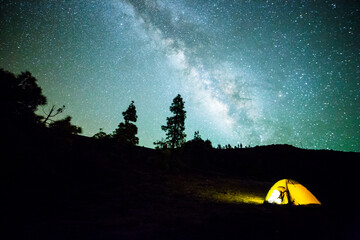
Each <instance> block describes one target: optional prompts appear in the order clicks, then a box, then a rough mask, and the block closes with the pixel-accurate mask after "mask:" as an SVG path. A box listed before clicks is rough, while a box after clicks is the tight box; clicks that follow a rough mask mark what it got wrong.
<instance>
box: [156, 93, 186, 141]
mask: <svg viewBox="0 0 360 240" xmlns="http://www.w3.org/2000/svg"><path fill="white" fill-rule="evenodd" d="M184 104H185V102H184V101H183V99H182V97H181V95H180V94H178V95H177V96H176V97H175V98H174V100H173V102H172V104H171V106H170V111H171V112H172V113H173V116H172V117H167V118H166V125H164V126H161V129H162V130H163V131H165V132H166V143H167V144H168V145H169V147H170V148H177V147H181V146H182V145H183V144H184V143H185V140H186V134H185V118H186V111H185V107H184Z"/></svg>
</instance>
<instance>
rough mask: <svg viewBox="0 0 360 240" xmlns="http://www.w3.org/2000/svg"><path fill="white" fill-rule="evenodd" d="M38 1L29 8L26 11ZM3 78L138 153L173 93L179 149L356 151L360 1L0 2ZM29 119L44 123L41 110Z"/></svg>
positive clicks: (359, 141)
mask: <svg viewBox="0 0 360 240" xmlns="http://www.w3.org/2000/svg"><path fill="white" fill-rule="evenodd" d="M35 2H36V3H35ZM0 10H1V15H0V17H1V19H0V29H1V32H0V68H4V69H5V70H8V71H11V72H14V73H16V74H18V73H20V72H21V71H25V70H28V71H30V72H31V73H32V74H33V75H34V76H35V77H36V78H37V79H38V84H39V85H40V87H41V88H42V89H43V94H44V95H45V96H46V97H47V99H48V104H49V105H48V106H45V107H43V109H44V110H45V111H46V110H49V109H50V106H51V105H53V104H55V105H56V106H58V107H60V106H62V105H66V110H65V112H64V113H63V114H62V116H61V117H60V118H63V117H65V116H66V115H70V116H72V118H73V119H72V123H73V124H76V125H78V126H81V127H82V128H83V134H84V135H86V136H92V135H94V134H95V133H97V132H98V131H99V128H103V129H104V131H105V132H107V133H112V131H113V130H115V128H117V125H118V124H119V123H120V122H122V121H123V117H122V114H121V113H122V112H123V111H125V110H126V108H127V107H128V106H129V104H130V102H131V101H132V100H134V101H135V106H136V108H137V114H138V121H137V123H136V125H137V126H138V129H139V133H138V137H139V139H140V144H139V145H144V146H147V147H153V142H154V141H156V140H160V139H161V138H163V137H165V133H164V132H163V131H161V125H164V124H165V123H166V117H168V116H171V113H170V111H169V106H170V104H171V102H172V100H173V98H174V97H175V96H176V95H177V94H178V93H180V94H181V95H182V97H183V99H184V101H185V109H186V111H187V119H186V122H185V127H186V133H187V139H188V140H190V139H192V138H193V134H194V131H197V130H199V131H200V135H201V136H202V138H203V139H210V140H211V141H212V143H213V146H217V144H222V145H225V144H228V143H229V144H231V145H236V144H239V143H242V144H243V145H244V146H245V145H251V146H255V145H267V144H291V145H294V146H297V147H302V148H310V149H334V150H342V151H360V3H359V1H355V0H354V1H343V0H341V1H322V0H316V1H310V0H307V1H301V0H293V1H285V0H279V1H260V0H258V1H255V0H254V1H250V0H247V1H245V0H236V1H235V0H234V1H231V0H227V1H220V0H218V1H212V0H211V1H210V0H202V1H200V0H172V1H170V0H169V1H168V0H158V1H156V0H149V1H147V0H131V1H130V0H129V1H122V0H113V1H110V0H109V1H105V0H104V1H75V0H74V1H4V0H0ZM38 113H42V108H41V107H40V108H39V111H38Z"/></svg>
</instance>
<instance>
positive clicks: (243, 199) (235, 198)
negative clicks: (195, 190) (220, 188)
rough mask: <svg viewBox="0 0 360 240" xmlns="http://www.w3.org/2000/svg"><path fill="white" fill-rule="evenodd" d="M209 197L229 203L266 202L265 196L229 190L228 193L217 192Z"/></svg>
mask: <svg viewBox="0 0 360 240" xmlns="http://www.w3.org/2000/svg"><path fill="white" fill-rule="evenodd" d="M208 198H210V199H213V200H215V201H219V202H227V203H246V204H262V203H263V202H264V200H263V197H261V196H255V195H253V194H250V193H240V192H232V193H231V192H230V193H229V192H227V193H216V194H213V195H212V196H211V197H210V196H208Z"/></svg>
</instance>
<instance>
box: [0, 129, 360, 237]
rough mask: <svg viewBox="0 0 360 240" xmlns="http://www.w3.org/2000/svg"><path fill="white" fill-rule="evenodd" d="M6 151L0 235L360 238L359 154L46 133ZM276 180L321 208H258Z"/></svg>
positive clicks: (16, 141) (13, 140) (19, 140)
mask: <svg viewBox="0 0 360 240" xmlns="http://www.w3.org/2000/svg"><path fill="white" fill-rule="evenodd" d="M3 153H4V155H5V158H3V159H2V160H1V161H2V163H1V177H2V180H1V181H2V185H3V188H2V189H3V191H2V193H3V194H2V198H3V201H2V206H1V209H2V210H1V216H2V225H3V229H4V231H2V233H1V234H3V237H1V239H360V218H359V212H358V210H359V194H358V193H357V192H358V191H359V186H360V185H359V183H360V181H359V176H358V175H359V168H358V165H357V164H356V163H357V161H359V160H360V158H359V156H360V155H359V154H358V153H342V152H334V151H310V150H302V149H297V148H294V147H291V146H279V145H275V146H268V147H256V148H251V149H233V150H215V149H201V148H199V147H197V148H191V147H190V148H187V149H181V150H177V151H175V152H169V151H154V150H151V149H146V148H141V147H136V148H133V147H128V146H117V145H114V144H110V143H108V142H106V141H96V140H94V139H89V138H84V137H79V136H78V137H76V136H59V135H53V134H52V133H47V132H44V133H41V134H38V135H36V136H34V135H31V134H30V135H29V136H22V137H19V136H13V137H10V138H9V139H8V140H7V142H6V144H5V147H4V152H3ZM282 178H292V179H295V180H297V181H299V182H300V183H302V184H303V185H304V186H306V187H307V188H308V189H309V190H310V191H311V192H312V193H313V194H314V195H315V196H316V197H317V198H318V199H319V200H320V201H321V202H322V203H323V205H322V206H320V207H313V206H306V207H291V206H268V205H263V204H262V202H263V199H264V197H265V195H266V193H267V191H268V190H269V188H270V187H271V185H272V184H273V183H275V182H276V181H277V180H280V179H282Z"/></svg>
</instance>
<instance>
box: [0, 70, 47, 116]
mask: <svg viewBox="0 0 360 240" xmlns="http://www.w3.org/2000/svg"><path fill="white" fill-rule="evenodd" d="M0 80H1V82H0V84H1V94H0V112H1V115H2V116H6V117H7V118H9V119H13V120H15V121H17V122H27V123H29V122H35V121H39V117H38V116H37V115H36V114H35V111H36V109H37V107H38V106H40V105H45V104H46V97H45V96H44V95H42V89H41V87H39V86H38V85H37V80H36V78H34V77H33V76H32V75H31V73H30V72H28V71H26V72H22V73H21V74H20V75H18V76H15V75H14V74H13V73H11V72H8V71H5V70H3V69H0Z"/></svg>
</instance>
